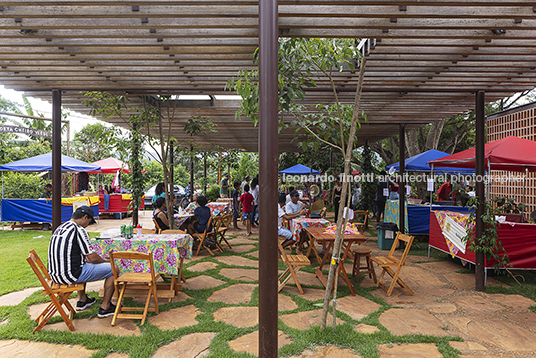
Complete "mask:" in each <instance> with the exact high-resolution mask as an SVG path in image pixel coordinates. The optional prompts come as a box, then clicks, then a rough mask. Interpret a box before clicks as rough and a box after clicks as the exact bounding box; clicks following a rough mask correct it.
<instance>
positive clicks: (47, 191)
mask: <svg viewBox="0 0 536 358" xmlns="http://www.w3.org/2000/svg"><path fill="white" fill-rule="evenodd" d="M41 198H42V199H51V198H52V184H47V185H45V192H44V193H43V194H42V195H41Z"/></svg>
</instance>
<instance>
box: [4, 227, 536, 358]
mask: <svg viewBox="0 0 536 358" xmlns="http://www.w3.org/2000/svg"><path fill="white" fill-rule="evenodd" d="M369 230H370V229H369ZM40 235H43V237H38V236H40ZM50 235H51V233H50V232H40V231H3V232H0V244H1V247H0V254H1V255H2V258H3V260H1V261H0V269H1V271H0V272H2V274H3V275H4V276H3V277H4V279H3V280H1V282H0V294H5V293H8V292H12V291H17V290H20V289H23V288H25V287H36V286H38V285H39V282H38V281H37V279H36V278H35V275H34V274H33V272H32V271H31V269H30V267H29V265H28V264H27V262H26V260H25V259H26V257H27V255H28V251H29V250H30V249H32V248H33V249H35V250H36V251H37V253H38V254H39V256H40V257H41V258H42V259H43V260H44V261H45V263H46V256H47V248H48V242H49V239H50ZM94 235H95V234H92V236H94ZM34 237H36V238H34ZM229 239H231V245H233V247H235V245H234V244H233V242H232V237H229ZM248 244H249V245H253V246H255V248H254V249H252V250H250V251H248V252H244V253H237V252H233V251H232V250H226V251H225V252H224V253H220V254H218V255H217V256H216V257H211V256H207V257H204V258H202V259H199V260H195V261H192V262H189V263H188V264H186V265H185V268H186V269H185V272H184V274H185V276H186V278H193V277H196V276H200V275H207V276H211V277H213V278H216V279H219V280H221V281H223V283H222V284H221V285H219V286H217V287H213V288H207V289H201V290H191V289H187V288H184V292H185V293H186V294H187V295H188V296H190V297H191V298H190V299H187V300H185V301H181V302H171V303H163V304H161V305H160V306H159V307H160V311H161V312H165V311H169V310H171V309H174V308H178V307H184V306H187V305H194V306H195V307H196V308H197V310H198V314H197V317H196V320H197V323H196V324H195V325H193V326H190V327H184V328H180V329H175V330H169V331H162V330H160V329H159V328H158V327H156V326H154V325H152V324H151V323H149V322H147V323H146V324H145V325H143V326H140V330H141V331H142V335H140V336H130V337H117V336H112V335H103V334H87V333H79V332H70V331H65V332H58V331H46V332H44V331H42V332H38V333H37V334H35V335H33V334H32V333H31V332H32V330H33V328H34V327H35V325H36V323H35V322H33V321H31V320H30V317H29V315H28V313H27V310H28V307H29V306H30V305H33V304H38V303H43V302H47V300H48V298H46V297H44V296H43V295H41V293H40V292H35V293H34V294H32V295H31V296H30V297H28V298H27V299H25V300H24V301H23V302H22V303H21V304H19V305H17V306H1V307H0V322H3V321H5V320H7V323H6V324H3V325H0V339H3V340H7V339H22V340H32V341H43V342H50V343H61V344H68V345H74V344H77V345H82V346H84V347H86V348H88V349H93V350H95V353H94V354H93V355H92V356H91V357H92V358H104V357H106V356H107V355H109V354H111V353H113V352H118V353H123V354H127V355H128V356H129V357H139V358H149V357H151V356H153V355H154V353H155V352H156V351H157V349H158V348H159V347H162V346H164V345H166V344H169V343H171V342H174V341H176V340H178V339H181V338H182V337H184V336H186V335H188V334H191V333H195V332H214V333H215V336H214V338H213V340H212V342H211V344H210V347H209V349H210V354H209V355H208V357H218V358H220V357H224V358H226V357H252V355H249V354H245V353H236V352H234V351H232V350H231V348H230V347H229V341H232V340H234V339H236V338H238V337H241V336H243V335H245V334H248V333H251V332H254V331H256V330H258V325H257V326H253V327H246V328H239V327H234V326H232V325H230V324H226V323H224V322H219V321H215V320H214V313H215V312H216V311H217V310H219V309H220V308H222V307H230V306H249V307H256V306H258V303H259V290H258V288H256V289H255V290H254V291H253V294H252V298H251V300H250V301H249V302H247V303H241V304H236V305H230V304H227V303H224V302H208V301H207V299H208V298H209V297H210V296H211V295H212V294H213V293H214V292H215V291H218V290H221V289H222V288H226V287H230V286H232V285H234V284H237V283H258V281H253V282H244V281H240V280H234V279H229V278H227V277H225V276H223V275H221V274H220V270H221V269H222V268H240V269H244V267H241V266H235V265H228V264H225V263H222V262H220V261H218V257H222V256H241V257H245V258H248V259H251V260H258V259H257V258H256V257H254V256H251V255H249V253H251V252H252V251H255V250H258V241H256V240H252V241H251V243H248ZM241 245H242V244H237V245H236V247H239V246H241ZM243 245H246V244H243ZM414 245H415V244H414ZM421 246H422V247H421ZM411 254H412V255H416V254H417V255H418V254H423V255H424V256H426V255H427V254H428V252H427V245H425V244H421V243H417V244H416V245H415V247H414V248H412V252H411ZM432 257H434V259H435V260H448V259H449V256H448V255H446V254H444V253H442V252H439V251H437V250H432ZM200 262H213V263H215V264H216V266H215V267H214V268H212V269H210V270H207V271H204V272H194V271H190V270H188V268H189V267H192V266H194V265H196V264H198V263H200ZM422 262H429V261H426V260H423V261H422ZM318 266H319V265H318V263H316V261H314V263H313V264H312V265H311V266H308V267H305V268H303V271H305V272H309V273H314V272H315V269H316V268H317V267H318ZM327 267H328V266H327V265H326V266H325V268H327ZM278 268H279V269H280V270H284V269H285V268H286V267H285V266H284V265H283V263H282V261H279V264H278ZM461 271H463V272H465V271H467V270H465V269H461V270H459V271H458V272H461ZM324 272H325V273H326V274H327V270H324ZM515 274H516V275H518V274H519V272H515ZM521 275H523V278H522V279H521V278H520V277H518V280H522V281H523V287H521V286H519V284H517V283H515V280H514V279H513V278H512V277H511V276H497V277H495V278H496V279H498V280H500V281H502V282H504V283H506V284H507V285H508V287H498V286H488V287H487V288H486V291H487V292H500V293H508V294H521V295H523V296H525V297H529V298H531V299H535V298H536V284H534V282H536V275H535V274H534V272H522V273H521ZM516 277H517V276H516ZM5 278H9V279H5ZM351 280H352V281H353V282H354V283H355V279H353V278H352V279H351ZM289 285H293V282H292V280H291V281H290V282H289ZM304 288H305V290H307V289H308V288H309V289H310V288H315V289H324V288H323V287H322V286H321V284H320V283H319V284H318V285H304ZM355 288H356V293H357V295H359V296H362V297H364V298H366V299H369V300H371V301H373V302H376V303H377V304H379V306H380V307H379V309H378V310H376V311H375V312H372V313H371V314H369V315H368V316H366V317H364V318H363V319H361V320H355V319H352V318H351V317H350V316H348V315H347V314H345V313H343V312H341V311H338V312H337V314H336V317H337V326H336V327H335V328H333V327H332V326H331V322H332V319H331V315H330V316H329V317H328V327H327V329H326V330H325V331H321V330H320V328H319V327H318V326H313V327H309V328H308V329H304V330H297V329H294V328H292V327H289V326H287V325H285V324H284V323H283V321H282V320H279V323H278V328H279V329H280V330H281V331H283V332H284V333H285V334H286V335H287V336H288V337H289V338H290V339H291V341H292V342H291V343H290V344H287V345H285V346H283V347H282V348H281V349H280V350H279V356H282V357H288V356H292V355H300V354H301V353H302V352H303V351H304V350H306V349H311V350H314V349H315V347H318V346H339V347H341V348H347V349H350V350H352V351H353V352H354V353H356V354H359V355H360V356H361V357H364V358H378V357H379V353H378V345H380V344H407V343H432V344H435V345H436V346H437V348H438V350H439V351H440V352H441V354H442V355H443V357H449V358H450V357H452V358H454V357H458V356H459V354H460V352H459V351H457V350H455V349H454V348H452V347H451V346H450V344H449V342H450V341H461V340H462V339H461V338H459V337H435V336H427V335H404V336H394V335H392V334H391V333H390V332H389V331H388V330H387V329H386V328H385V327H384V326H383V325H381V324H380V322H379V317H380V315H381V314H382V313H383V312H385V311H387V310H390V309H397V308H396V307H393V306H392V305H390V304H387V303H386V302H385V301H383V300H382V299H381V298H378V297H376V296H374V295H373V294H372V293H371V292H373V291H374V290H377V289H378V288H377V287H369V288H364V287H361V286H359V285H356V286H355ZM281 294H283V295H286V296H289V297H290V298H291V299H292V300H293V301H294V302H295V303H296V305H297V308H295V309H292V310H289V311H285V312H280V313H279V314H280V315H283V314H292V313H297V312H304V311H312V310H318V309H321V304H322V302H323V300H322V299H319V300H316V301H309V300H307V299H305V298H304V297H303V296H301V295H294V294H291V293H288V292H286V291H282V292H281ZM90 295H91V296H93V297H97V293H96V292H92V293H90ZM348 295H350V290H349V288H348V287H346V286H345V285H340V286H339V287H338V298H342V297H345V296H348ZM99 301H100V299H99ZM127 303H129V304H135V305H138V306H141V305H142V304H140V303H138V304H136V303H133V302H131V300H130V299H128V302H127ZM531 309H532V310H533V311H534V312H536V305H534V306H532V307H531ZM97 312H98V305H94V306H93V307H91V308H90V309H89V310H87V311H84V312H80V313H77V314H76V318H85V319H93V318H95V317H96V315H97ZM153 315H154V313H150V316H153ZM54 322H61V318H59V317H58V318H53V319H52V320H51V321H50V322H49V324H51V323H54ZM135 322H137V323H138V324H139V321H135ZM359 323H364V324H367V325H372V326H375V327H377V328H378V329H379V331H378V332H376V333H373V334H363V333H358V332H356V331H355V330H354V327H355V326H356V325H357V324H359Z"/></svg>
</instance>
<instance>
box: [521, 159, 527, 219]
mask: <svg viewBox="0 0 536 358" xmlns="http://www.w3.org/2000/svg"><path fill="white" fill-rule="evenodd" d="M526 177H527V167H525V168H523V202H522V204H523V206H522V207H521V217H522V218H523V220H525V178H526Z"/></svg>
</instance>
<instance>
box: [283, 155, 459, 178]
mask: <svg viewBox="0 0 536 358" xmlns="http://www.w3.org/2000/svg"><path fill="white" fill-rule="evenodd" d="M447 155H448V154H447ZM279 174H286V175H310V174H312V175H320V172H319V171H318V170H314V169H311V168H309V167H306V166H305V165H302V164H296V165H295V166H293V167H290V168H287V169H284V170H282V171H280V172H279Z"/></svg>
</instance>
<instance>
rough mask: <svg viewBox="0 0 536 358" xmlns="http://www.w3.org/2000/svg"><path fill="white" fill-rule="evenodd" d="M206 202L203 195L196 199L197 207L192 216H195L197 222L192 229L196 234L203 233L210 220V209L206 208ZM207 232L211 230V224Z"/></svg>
mask: <svg viewBox="0 0 536 358" xmlns="http://www.w3.org/2000/svg"><path fill="white" fill-rule="evenodd" d="M207 203H208V200H207V198H205V197H204V196H203V195H199V196H198V197H197V205H198V207H197V208H195V210H194V215H195V216H197V221H196V222H195V223H194V229H195V231H196V232H198V233H203V232H205V229H206V228H207V223H208V220H209V219H210V216H211V215H212V214H211V213H210V209H209V208H207ZM208 230H209V231H211V230H212V224H210V227H209V228H208Z"/></svg>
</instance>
